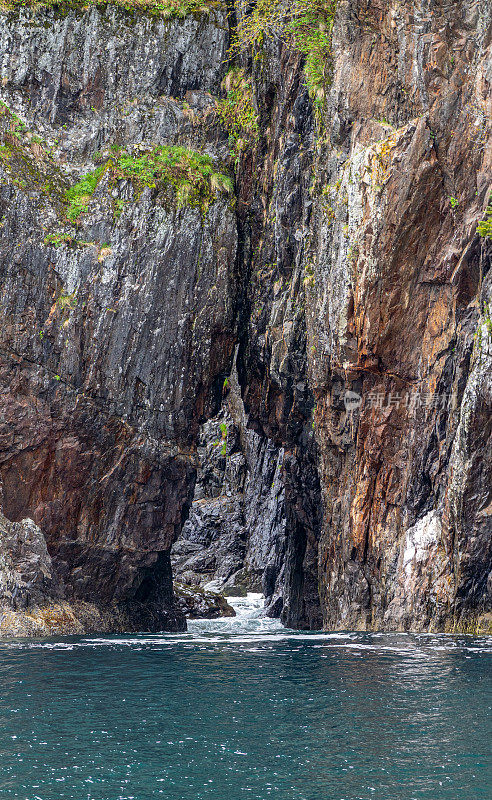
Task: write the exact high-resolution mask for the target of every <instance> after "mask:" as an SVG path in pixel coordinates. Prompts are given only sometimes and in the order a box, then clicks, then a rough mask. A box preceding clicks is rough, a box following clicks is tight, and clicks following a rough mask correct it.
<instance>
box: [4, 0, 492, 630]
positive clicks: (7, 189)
mask: <svg viewBox="0 0 492 800" xmlns="http://www.w3.org/2000/svg"><path fill="white" fill-rule="evenodd" d="M246 12H247V13H246ZM237 25H238V29H237V35H236V36H235V38H234V40H233V48H232V52H231V54H230V59H232V60H230V61H229V63H228V62H227V51H228V47H229V45H230V43H231V35H230V34H231V28H233V27H236V26H237ZM0 55H1V58H0V71H1V79H2V89H1V95H2V98H3V101H4V103H5V105H4V106H2V108H1V109H0V112H1V113H0V128H1V134H2V145H1V148H0V171H1V187H0V205H1V208H0V216H1V224H0V285H1V288H0V303H1V312H2V326H1V338H0V477H1V482H2V486H3V512H4V514H5V517H6V519H5V520H4V521H3V522H2V524H1V530H0V534H1V538H0V553H1V555H2V559H3V560H2V562H1V565H0V576H1V580H0V587H2V598H1V601H0V602H1V609H2V611H1V612H0V616H1V615H2V613H3V614H4V615H5V614H7V613H8V617H6V616H4V617H3V620H4V621H3V623H2V628H1V630H2V633H8V632H9V631H10V632H16V631H17V632H18V631H19V630H27V631H28V632H29V633H35V632H46V631H47V630H49V629H50V627H49V619H50V615H49V614H48V613H45V612H44V611H43V612H42V614H41V616H42V617H43V620H44V621H41V622H39V620H40V619H41V617H40V613H41V612H40V611H39V609H49V608H50V602H51V604H52V607H53V609H56V610H57V613H56V614H55V616H56V620H57V621H56V623H53V628H52V629H53V630H60V629H64V626H63V622H62V623H60V618H61V617H62V616H63V615H62V614H61V611H60V609H61V608H63V610H64V611H63V613H64V614H66V615H68V616H67V617H66V620H67V622H66V625H65V629H66V630H67V631H74V630H97V629H101V630H111V629H113V630H121V629H128V628H133V629H139V628H147V629H154V630H158V629H161V628H171V629H173V628H174V629H176V628H179V627H182V626H183V625H184V618H183V615H182V612H181V610H180V608H179V607H178V606H176V605H175V603H174V598H173V592H172V579H171V559H170V552H171V546H172V544H173V542H175V541H176V539H178V537H179V536H180V533H181V531H182V530H183V533H182V535H181V538H179V540H178V543H177V545H176V551H175V555H174V556H173V560H174V564H175V568H176V570H177V571H178V572H179V577H180V579H181V578H183V577H184V578H185V579H186V578H188V579H189V580H190V581H191V582H195V583H197V584H201V585H203V584H204V583H206V581H207V580H208V579H210V578H213V579H215V580H217V579H218V580H219V582H220V583H222V584H223V585H227V583H229V585H233V586H236V587H237V586H239V585H240V584H241V585H242V584H244V586H243V588H248V587H249V588H255V589H258V588H262V590H263V591H264V592H265V594H266V596H267V598H268V601H269V613H273V614H281V618H282V620H283V621H284V623H285V624H288V625H292V626H295V627H308V628H309V627H311V628H315V627H318V626H321V624H324V625H325V626H326V627H329V628H349V627H350V628H362V629H364V628H375V629H378V628H386V629H395V628H397V629H423V630H426V629H446V630H451V629H453V628H456V627H458V628H461V629H470V630H475V629H477V628H478V627H480V626H481V627H482V628H483V627H485V626H487V625H488V624H489V620H490V613H491V612H492V586H491V578H490V576H491V575H492V544H491V542H492V511H491V509H492V498H491V487H492V445H491V442H492V436H491V401H492V369H491V366H492V344H491V336H492V333H491V329H492V324H491V322H490V304H491V303H492V286H491V283H492V279H491V277H490V276H491V274H492V273H491V272H490V260H491V253H492V238H491V237H490V235H488V234H487V230H488V229H487V225H485V224H483V225H482V226H481V227H480V233H481V234H482V235H480V233H479V232H477V225H478V223H479V222H480V221H481V220H483V219H485V214H486V208H487V203H488V199H489V195H490V187H491V185H492V135H491V134H492V132H491V126H492V3H491V0H480V2H477V1H476V0H463V2H460V3H456V2H442V1H441V2H438V1H437V0H426V2H422V0H408V2H403V3H402V2H397V1H396V0H389V2H386V1H385V2H379V0H351V2H348V0H338V3H336V4H335V3H334V2H331V0H303V2H302V3H301V0H298V2H297V3H294V4H293V5H291V6H289V8H287V7H285V6H284V5H283V4H281V3H279V2H266V1H265V0H262V2H260V3H259V4H258V6H257V7H256V9H255V10H253V12H251V9H250V8H248V9H247V8H246V5H245V4H243V3H242V2H240V1H239V2H238V3H237V4H236V8H235V12H234V14H228V13H227V11H226V9H225V8H224V7H223V6H221V4H220V3H215V2H214V3H202V4H200V3H197V2H184V0H183V2H182V3H178V2H163V3H161V4H155V3H152V2H150V0H149V2H147V3H144V4H140V5H138V4H137V3H133V2H131V1H129V2H128V3H127V4H116V5H111V4H106V3H93V4H90V5H88V6H82V5H79V4H77V3H65V4H63V5H60V6H56V5H55V6H51V4H49V5H48V7H43V6H40V7H37V8H32V9H31V8H28V7H19V6H17V5H16V4H15V3H13V4H11V5H9V7H8V8H6V10H5V11H4V12H2V13H1V15H0ZM236 349H237V357H236V359H235V360H234V364H235V366H234V371H233V372H232V375H231V377H230V378H229V383H228V381H225V380H224V379H225V378H226V376H227V375H229V374H230V373H231V369H232V366H233V355H234V351H235V350H236ZM232 384H233V385H232ZM223 426H225V428H226V433H225V437H224V433H223ZM224 438H225V444H226V446H225V453H223V452H222V448H223V444H224V441H223V439H224ZM197 468H198V481H197V488H196V492H195V495H194V491H195V490H194V486H195V475H196V470H197ZM192 501H193V505H192ZM190 508H191V513H189V512H190ZM188 514H189V519H188V521H187V522H186V524H185V526H184V528H183V523H184V522H185V520H186V519H187V517H188ZM24 519H27V521H25V522H23V523H22V525H20V526H17V527H15V526H14V528H12V524H11V523H20V521H21V520H24ZM29 519H30V520H33V522H30V521H29ZM9 521H11V522H9ZM34 532H35V533H34ZM14 534H15V536H14ZM24 534H25V535H24ZM13 537H14V538H15V537H16V538H15V542H16V544H15V546H14V544H13V541H14V538H13ZM23 537H24V539H23ZM23 542H24V543H23ZM43 542H44V545H43ZM34 562H35V563H36V564H37V565H38V566H37V567H36V569H34V567H32V564H33V563H34ZM26 563H27V564H30V565H31V567H32V568H31V567H29V569H27V570H26V569H25V568H24V567H23V566H22V565H23V564H26ZM40 565H41V566H40ZM42 565H44V567H42ZM39 569H41V573H42V575H45V576H48V577H46V580H45V579H44V578H43V580H42V581H41V579H40V578H39ZM23 576H24V577H23ZM26 576H27V577H26ZM40 581H41V583H40ZM241 582H242V583H241ZM41 584H42V589H41V588H40V587H41ZM14 585H17V586H19V587H21V589H19V592H20V595H19V596H22V597H23V598H24V599H23V600H22V603H21V606H22V607H21V606H19V602H20V601H19V600H15V599H14V598H13V594H14V590H13V589H12V587H13V586H14ZM4 587H10V588H7V589H5V590H4ZM16 596H17V595H16ZM50 598H51V600H50ZM181 607H183V604H182V603H181ZM29 609H32V612H31V611H29ZM58 612H60V613H58ZM26 614H27V616H29V614H30V615H31V618H32V619H34V618H36V620H37V621H35V622H34V623H32V625H31V623H29V622H26ZM19 615H23V616H19ZM68 617H70V620H68ZM46 620H48V622H46ZM38 623H39V624H38ZM23 625H24V627H22V626H23ZM26 625H27V627H25V626H26ZM16 626H17V627H16ZM29 626H30V627H29ZM36 626H37V627H36ZM43 626H44V627H43ZM46 626H47V627H46Z"/></svg>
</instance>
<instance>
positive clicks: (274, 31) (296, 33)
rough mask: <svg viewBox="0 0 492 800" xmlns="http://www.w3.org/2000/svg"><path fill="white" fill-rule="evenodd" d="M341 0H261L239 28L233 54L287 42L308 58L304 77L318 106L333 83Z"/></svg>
mask: <svg viewBox="0 0 492 800" xmlns="http://www.w3.org/2000/svg"><path fill="white" fill-rule="evenodd" d="M336 5H337V0H294V2H293V3H291V4H286V3H285V0H258V3H257V5H256V7H255V9H254V10H253V11H252V13H251V14H250V15H248V16H245V17H243V18H242V19H241V20H240V21H239V22H238V25H237V28H236V31H235V36H236V41H235V43H234V44H233V46H232V52H233V53H234V52H235V51H236V52H244V51H246V50H249V49H253V50H256V55H257V54H258V52H259V51H260V50H261V47H262V46H263V43H264V42H265V40H266V39H267V38H268V39H273V40H274V41H275V40H277V41H279V40H280V41H284V42H285V43H286V44H287V45H289V46H290V47H293V48H294V49H296V50H298V51H299V52H300V53H302V55H303V56H304V59H305V66H304V75H305V79H306V85H307V87H308V90H309V94H310V97H311V99H312V100H313V102H314V103H315V105H319V104H322V103H323V101H324V97H325V90H326V87H327V86H328V85H329V84H330V82H331V71H332V59H331V34H332V28H333V20H334V17H335V11H336Z"/></svg>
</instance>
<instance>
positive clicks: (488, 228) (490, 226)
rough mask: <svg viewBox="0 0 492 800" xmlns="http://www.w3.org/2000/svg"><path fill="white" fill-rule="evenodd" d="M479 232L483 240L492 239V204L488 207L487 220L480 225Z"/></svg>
mask: <svg viewBox="0 0 492 800" xmlns="http://www.w3.org/2000/svg"><path fill="white" fill-rule="evenodd" d="M477 230H478V233H479V236H481V237H482V239H492V203H490V204H489V205H488V206H487V211H486V212H485V218H484V219H483V220H482V221H481V222H479V223H478V228H477Z"/></svg>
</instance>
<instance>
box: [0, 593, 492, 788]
mask: <svg viewBox="0 0 492 800" xmlns="http://www.w3.org/2000/svg"><path fill="white" fill-rule="evenodd" d="M234 605H235V607H236V610H237V612H238V615H237V617H235V618H232V619H231V618H228V619H220V620H198V621H194V622H190V623H189V628H188V632H187V633H183V634H160V635H147V634H146V635H140V636H134V635H128V636H93V637H77V638H75V637H70V638H60V639H49V640H37V641H26V640H24V641H7V642H2V643H1V644H0V687H1V695H0V798H1V800H11V799H12V800H13V798H21V800H68V799H69V798H70V800H151V799H152V798H160V799H161V800H162V798H167V799H168V800H205V799H206V800H270V799H271V800H423V798H425V799H426V800H482V799H483V800H490V798H491V797H492V765H491V741H492V735H491V734H492V731H491V706H492V697H491V689H492V679H491V667H492V638H490V637H488V638H487V637H482V638H474V637H468V636H446V635H410V634H407V635H401V634H365V633H351V632H347V633H316V632H314V633H310V632H309V633H306V632H296V631H290V630H286V629H284V628H282V627H281V626H280V624H279V623H278V622H277V621H275V620H271V619H268V618H266V617H263V616H261V610H262V602H261V598H260V596H258V595H250V596H249V597H248V598H246V599H244V600H241V599H237V600H235V601H234Z"/></svg>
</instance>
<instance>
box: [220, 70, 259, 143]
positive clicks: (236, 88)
mask: <svg viewBox="0 0 492 800" xmlns="http://www.w3.org/2000/svg"><path fill="white" fill-rule="evenodd" d="M223 88H224V89H225V90H226V92H227V94H226V96H225V97H224V98H223V99H222V100H219V102H218V104H217V114H218V116H219V119H220V121H221V122H222V124H223V126H224V127H225V129H226V130H227V131H228V133H229V144H230V146H231V150H232V153H233V155H235V156H236V157H238V156H239V155H240V153H241V152H242V151H243V150H246V149H247V148H249V147H252V146H253V145H254V144H255V143H256V141H257V139H258V132H259V128H258V114H257V113H256V110H255V107H254V105H253V87H252V82H251V78H250V77H248V76H247V75H246V73H245V71H244V69H237V68H234V69H232V70H231V71H230V72H229V73H228V74H227V76H226V78H225V80H224V83H223Z"/></svg>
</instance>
